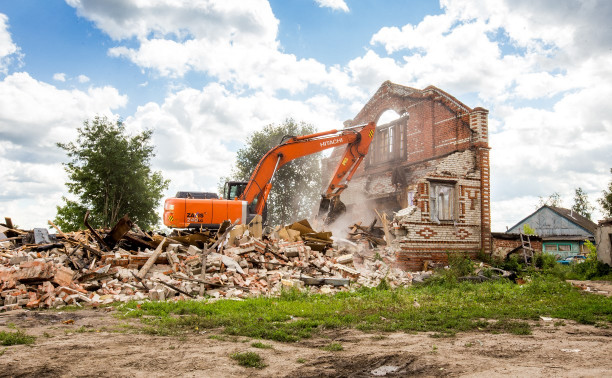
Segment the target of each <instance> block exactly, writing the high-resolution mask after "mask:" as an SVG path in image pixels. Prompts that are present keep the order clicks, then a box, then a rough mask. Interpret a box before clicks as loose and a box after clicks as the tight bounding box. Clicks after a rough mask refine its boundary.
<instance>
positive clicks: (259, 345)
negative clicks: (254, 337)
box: [251, 341, 274, 349]
mask: <svg viewBox="0 0 612 378" xmlns="http://www.w3.org/2000/svg"><path fill="white" fill-rule="evenodd" d="M251 346H252V347H253V348H260V349H273V348H274V347H273V346H272V345H270V344H264V343H262V342H260V341H256V342H254V343H251Z"/></svg>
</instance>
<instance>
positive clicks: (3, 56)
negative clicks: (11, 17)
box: [0, 13, 22, 74]
mask: <svg viewBox="0 0 612 378" xmlns="http://www.w3.org/2000/svg"><path fill="white" fill-rule="evenodd" d="M8 29H9V26H8V17H7V16H6V15H5V14H2V13H0V73H2V74H6V73H7V72H8V67H9V65H10V64H11V63H12V61H13V58H16V59H21V57H22V54H21V52H20V49H19V47H18V46H17V45H16V44H15V43H14V42H13V38H12V37H11V33H9V31H8Z"/></svg>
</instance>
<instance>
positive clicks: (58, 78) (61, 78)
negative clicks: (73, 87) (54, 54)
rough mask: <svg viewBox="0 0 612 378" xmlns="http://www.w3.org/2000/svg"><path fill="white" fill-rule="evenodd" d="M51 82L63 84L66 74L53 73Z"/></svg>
mask: <svg viewBox="0 0 612 378" xmlns="http://www.w3.org/2000/svg"><path fill="white" fill-rule="evenodd" d="M53 80H55V81H61V82H64V81H66V74H65V73H60V72H58V73H54V74H53Z"/></svg>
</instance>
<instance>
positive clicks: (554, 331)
mask: <svg viewBox="0 0 612 378" xmlns="http://www.w3.org/2000/svg"><path fill="white" fill-rule="evenodd" d="M130 324H132V325H134V326H139V325H140V324H141V323H140V322H139V321H138V320H129V321H125V320H122V319H118V318H117V317H115V316H114V312H112V311H108V309H87V310H80V311H76V312H72V311H71V312H61V311H42V312H39V311H25V310H20V311H14V312H10V313H3V314H0V330H2V331H8V330H12V329H14V328H19V329H23V330H25V331H26V332H27V333H28V334H31V335H35V336H37V339H36V342H35V343H34V344H33V345H16V346H9V347H0V353H3V354H2V355H0V377H30V376H32V377H46V376H54V377H57V376H66V377H67V376H70V377H90V376H91V377H93V376H95V377H123V376H125V377H176V376H186V377H244V376H247V377H285V376H286V377H372V376H387V377H392V376H407V375H411V376H468V377H491V376H502V375H504V376H506V375H511V376H544V377H546V376H550V377H553V376H554V377H604V376H611V375H612V373H611V372H612V359H610V356H611V355H612V329H603V328H595V327H592V326H585V325H579V324H576V323H573V322H570V321H558V320H554V319H553V320H546V321H545V320H542V321H540V322H538V324H540V326H534V327H533V334H532V335H529V336H516V335H509V334H488V333H479V332H470V333H461V334H458V335H457V336H456V337H452V338H434V337H431V334H428V333H419V334H406V333H386V334H381V333H363V332H359V331H355V330H343V331H334V332H330V333H327V334H325V335H323V336H319V337H316V338H313V339H307V340H303V341H301V342H298V343H279V342H273V341H267V340H262V341H263V342H264V343H266V344H271V345H272V346H273V349H257V348H254V347H252V346H251V345H250V344H251V343H252V342H253V341H255V340H252V339H248V338H246V337H231V336H225V335H223V334H222V333H221V332H220V330H216V331H215V330H213V331H206V332H201V333H200V334H199V335H191V336H187V337H159V336H150V335H143V334H136V333H134V332H133V328H131V327H130ZM534 324H535V323H534ZM213 335H216V336H214V337H213V338H210V337H211V336H213ZM332 341H333V342H338V343H340V344H342V346H343V347H344V350H342V351H336V352H328V351H325V350H322V349H321V347H322V346H325V345H328V344H329V343H330V342H332ZM2 350H4V352H2ZM243 351H254V352H257V353H259V354H260V355H261V356H263V358H264V360H265V363H266V364H267V365H268V366H267V367H265V368H263V369H255V368H244V367H241V366H239V365H238V364H237V363H236V361H234V360H232V359H231V358H230V354H232V353H234V352H243Z"/></svg>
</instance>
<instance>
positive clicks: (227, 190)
mask: <svg viewBox="0 0 612 378" xmlns="http://www.w3.org/2000/svg"><path fill="white" fill-rule="evenodd" d="M246 185H247V183H246V182H244V181H228V182H226V183H225V186H224V187H223V198H224V199H229V200H233V199H236V198H238V197H240V195H242V192H244V189H245V188H246Z"/></svg>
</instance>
